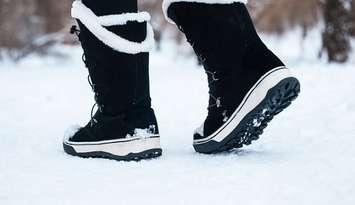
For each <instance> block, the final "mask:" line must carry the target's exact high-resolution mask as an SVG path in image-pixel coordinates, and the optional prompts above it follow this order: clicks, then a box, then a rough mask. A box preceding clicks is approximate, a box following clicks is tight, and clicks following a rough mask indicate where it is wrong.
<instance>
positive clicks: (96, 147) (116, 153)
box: [63, 137, 162, 161]
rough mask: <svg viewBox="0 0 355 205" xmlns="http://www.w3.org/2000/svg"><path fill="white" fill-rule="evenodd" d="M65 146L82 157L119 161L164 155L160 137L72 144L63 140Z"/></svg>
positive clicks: (71, 153) (72, 153)
mask: <svg viewBox="0 0 355 205" xmlns="http://www.w3.org/2000/svg"><path fill="white" fill-rule="evenodd" d="M132 143H135V144H132ZM130 146H131V147H130ZM139 146H141V147H139ZM63 148H64V151H65V152H66V153H67V154H69V155H72V156H78V157H82V158H104V159H112V160H117V161H140V160H143V159H152V158H156V157H159V156H161V155H162V149H161V148H160V142H159V137H155V138H149V139H137V140H130V141H125V142H122V141H119V142H117V141H116V142H108V143H105V142H100V143H96V144H93V143H90V144H85V143H80V144H79V143H76V144H72V143H70V142H68V141H65V142H63Z"/></svg>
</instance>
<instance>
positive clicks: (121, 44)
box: [71, 0, 154, 54]
mask: <svg viewBox="0 0 355 205" xmlns="http://www.w3.org/2000/svg"><path fill="white" fill-rule="evenodd" d="M71 14H72V17H73V18H76V19H79V20H80V21H81V22H82V23H83V24H84V25H85V27H86V28H87V29H88V30H89V31H90V32H92V33H93V34H94V35H95V36H96V37H97V38H98V39H99V40H100V41H102V42H103V43H104V44H106V45H107V46H109V47H111V48H113V49H114V50H116V51H119V52H123V53H129V54H137V53H141V52H149V51H150V50H151V49H152V48H153V47H154V32H153V28H152V26H151V25H150V24H149V23H148V22H147V37H146V39H145V40H144V41H142V42H133V41H129V40H127V39H124V38H121V37H120V36H118V35H116V34H115V33H113V32H111V31H109V30H107V29H106V28H105V27H103V26H113V25H123V24H125V23H127V21H129V20H131V21H138V22H143V21H148V20H149V19H150V16H149V14H148V13H146V12H142V13H137V14H132V13H128V14H119V15H108V16H101V17H98V16H96V15H95V14H94V13H93V12H92V11H91V10H90V9H89V8H87V7H86V6H85V5H84V4H83V3H82V2H81V1H80V0H76V1H74V2H73V5H72V10H71ZM115 22H116V23H115Z"/></svg>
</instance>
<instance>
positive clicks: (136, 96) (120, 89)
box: [63, 0, 162, 161]
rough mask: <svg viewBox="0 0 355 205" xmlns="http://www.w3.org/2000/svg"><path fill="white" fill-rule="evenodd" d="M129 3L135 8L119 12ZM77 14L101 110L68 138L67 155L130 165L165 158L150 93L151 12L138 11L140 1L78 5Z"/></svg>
mask: <svg viewBox="0 0 355 205" xmlns="http://www.w3.org/2000/svg"><path fill="white" fill-rule="evenodd" d="M123 2H126V4H128V5H125V8H128V9H130V10H125V11H121V12H122V13H123V12H125V14H117V13H114V12H117V9H118V10H119V8H122V5H120V4H122V3H123ZM117 4H118V5H117ZM89 8H91V9H92V10H90V9H89ZM127 12H132V13H127ZM72 15H73V17H74V18H76V19H77V21H78V25H79V28H80V30H79V29H76V27H75V26H74V27H72V32H73V33H76V34H78V36H79V40H80V42H81V44H82V47H83V50H84V55H83V60H84V62H85V65H86V67H87V68H88V71H89V77H88V80H89V83H90V85H91V87H92V89H93V91H94V93H95V101H96V106H97V108H98V110H97V112H96V113H95V114H94V113H93V111H92V113H91V121H90V122H89V123H88V124H87V125H86V126H85V127H82V128H77V129H74V130H72V131H71V132H70V133H68V134H67V136H66V137H65V139H64V142H63V146H64V150H65V152H67V153H68V154H71V155H74V156H80V157H99V158H109V159H116V160H125V161H129V160H140V159H146V158H153V157H157V156H160V155H161V153H162V150H161V148H160V138H159V131H158V125H157V121H156V118H155V114H154V111H153V109H152V108H151V99H150V94H149V71H148V67H149V53H148V51H149V50H150V49H151V48H152V46H153V44H154V38H153V31H152V29H151V27H150V25H149V24H148V23H147V22H145V21H148V20H149V19H150V16H149V14H148V13H145V12H142V13H137V3H136V1H117V0H111V1H106V2H104V3H103V2H99V1H97V0H86V1H83V2H81V1H74V3H73V8H72ZM94 107H95V106H94ZM94 107H93V109H94Z"/></svg>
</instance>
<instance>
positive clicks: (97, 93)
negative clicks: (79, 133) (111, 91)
mask: <svg viewBox="0 0 355 205" xmlns="http://www.w3.org/2000/svg"><path fill="white" fill-rule="evenodd" d="M70 33H71V34H73V35H76V36H77V38H78V40H79V41H81V40H80V30H79V29H78V28H77V26H76V25H73V26H72V27H71V28H70ZM81 59H82V61H83V62H84V64H85V66H86V67H87V68H89V66H90V65H88V62H87V60H86V57H85V53H83V54H82V57H81ZM87 80H88V83H89V85H90V87H91V89H92V91H93V92H94V93H95V97H94V99H95V104H94V105H93V106H92V108H91V112H90V125H91V126H94V125H95V124H96V123H97V120H96V119H95V117H94V110H95V107H96V106H97V107H98V111H99V112H102V110H103V108H104V107H105V106H104V104H103V102H101V100H100V99H101V96H100V93H101V92H100V90H101V89H100V87H103V86H100V85H98V84H94V83H92V80H91V77H90V75H88V77H87Z"/></svg>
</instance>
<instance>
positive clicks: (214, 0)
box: [162, 0, 248, 24]
mask: <svg viewBox="0 0 355 205" xmlns="http://www.w3.org/2000/svg"><path fill="white" fill-rule="evenodd" d="M175 2H196V3H206V4H231V3H234V2H241V3H244V4H246V3H248V0H164V1H163V4H162V7H163V13H164V16H165V18H166V20H167V21H169V22H170V23H173V24H174V21H173V20H171V19H170V18H169V17H168V8H169V6H170V4H172V3H175Z"/></svg>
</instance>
